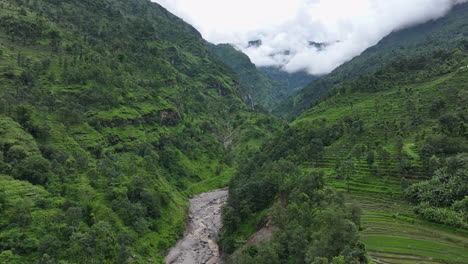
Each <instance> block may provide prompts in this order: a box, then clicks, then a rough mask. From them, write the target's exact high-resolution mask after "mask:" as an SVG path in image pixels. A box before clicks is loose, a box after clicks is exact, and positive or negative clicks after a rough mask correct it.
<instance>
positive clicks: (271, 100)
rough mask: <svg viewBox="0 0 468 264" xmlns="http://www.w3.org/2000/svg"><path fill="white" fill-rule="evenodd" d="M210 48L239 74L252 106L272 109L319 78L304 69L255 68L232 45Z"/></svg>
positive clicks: (248, 103)
mask: <svg viewBox="0 0 468 264" xmlns="http://www.w3.org/2000/svg"><path fill="white" fill-rule="evenodd" d="M209 48H210V50H211V51H212V52H213V54H214V55H215V56H217V57H218V58H219V59H220V60H221V61H223V62H224V63H226V64H227V65H228V66H229V67H231V68H232V69H233V70H234V71H235V72H236V73H237V74H238V75H239V80H240V90H241V93H242V99H243V100H244V102H245V103H246V104H247V105H249V106H251V107H252V108H255V107H262V108H265V109H267V110H270V111H271V110H272V109H274V108H275V107H276V105H277V104H278V103H279V102H281V101H284V100H286V99H288V98H289V97H291V96H292V95H293V94H294V93H295V92H296V91H298V90H300V89H301V88H303V87H304V86H306V85H307V84H309V83H310V82H311V81H312V80H315V79H316V78H317V77H314V76H310V75H308V74H307V73H305V72H297V73H287V72H284V71H281V69H279V68H276V67H259V68H256V67H255V65H254V64H253V63H252V62H251V61H250V59H249V57H248V56H247V55H245V54H243V53H242V52H240V51H237V50H236V49H235V48H234V47H233V46H231V45H229V44H219V45H212V44H209Z"/></svg>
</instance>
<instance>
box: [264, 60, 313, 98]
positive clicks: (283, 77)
mask: <svg viewBox="0 0 468 264" xmlns="http://www.w3.org/2000/svg"><path fill="white" fill-rule="evenodd" d="M258 70H259V71H260V72H261V73H263V74H265V75H266V76H268V77H270V78H271V79H273V80H275V81H278V82H280V83H281V84H283V85H284V86H285V87H286V90H285V91H286V94H287V96H288V97H290V96H292V95H294V94H295V93H296V92H297V91H299V90H300V89H302V88H304V87H306V86H307V85H308V84H310V83H311V82H312V81H314V80H316V79H318V78H319V77H318V76H313V75H310V74H308V73H307V72H304V71H300V72H293V73H288V72H285V71H282V70H281V68H278V67H258Z"/></svg>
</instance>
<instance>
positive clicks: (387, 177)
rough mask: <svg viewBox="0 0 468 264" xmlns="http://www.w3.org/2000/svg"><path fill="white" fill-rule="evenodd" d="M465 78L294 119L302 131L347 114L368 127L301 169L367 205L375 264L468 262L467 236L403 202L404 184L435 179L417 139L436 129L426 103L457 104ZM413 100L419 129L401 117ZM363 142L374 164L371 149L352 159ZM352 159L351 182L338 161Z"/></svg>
mask: <svg viewBox="0 0 468 264" xmlns="http://www.w3.org/2000/svg"><path fill="white" fill-rule="evenodd" d="M467 81H468V74H467V72H466V71H461V70H460V71H456V72H452V73H448V74H446V75H442V76H438V77H435V78H433V79H432V80H429V81H426V82H420V83H415V84H412V85H408V86H406V87H401V88H397V87H395V88H393V89H390V90H388V91H384V92H379V93H358V94H350V95H342V96H335V97H334V98H332V99H330V100H327V101H325V102H324V103H322V104H320V105H318V106H316V107H314V108H312V109H311V110H309V112H305V113H304V114H303V115H302V116H301V117H300V118H298V119H297V120H296V121H294V122H293V125H296V126H307V125H310V124H311V125H313V124H317V123H318V124H321V125H323V126H325V125H331V124H334V123H340V122H343V121H341V120H342V118H343V117H344V116H345V117H346V116H347V117H352V118H354V120H362V121H363V122H364V131H365V132H364V133H363V134H362V135H361V136H358V137H351V136H348V135H346V136H344V137H341V138H340V139H339V140H338V141H336V142H334V143H333V144H332V145H331V146H328V147H326V148H325V150H324V152H323V155H322V157H321V158H320V159H318V160H316V161H311V162H309V163H306V164H303V165H304V167H305V168H318V169H321V170H324V171H325V172H326V175H327V183H328V186H331V187H332V188H334V189H338V190H342V191H343V192H344V193H345V194H346V197H347V199H348V201H349V202H350V203H351V202H354V203H358V204H359V205H360V206H361V208H362V209H363V218H362V222H363V226H364V230H363V231H362V240H363V241H364V242H365V243H366V245H367V248H368V250H369V254H370V256H371V257H372V259H373V260H374V261H375V262H376V263H383V264H387V263H395V264H397V263H398V264H400V263H402V264H403V263H405V264H406V263H455V264H462V263H468V231H467V230H463V229H456V228H451V227H448V226H444V225H439V224H434V223H431V222H428V221H426V220H424V219H422V218H421V217H419V216H417V215H416V214H415V213H414V212H413V210H412V205H411V204H409V203H408V202H407V201H405V200H404V199H403V197H402V184H409V183H414V182H417V181H419V180H423V179H428V178H429V177H430V174H428V173H427V171H425V170H424V169H423V166H422V162H421V160H420V158H419V155H418V146H417V142H420V139H419V140H418V138H420V137H421V135H424V134H425V135H428V134H430V133H432V131H433V128H434V127H435V126H436V125H437V119H433V118H430V117H427V113H428V111H429V110H428V109H427V106H428V105H430V103H427V102H431V100H433V98H444V100H446V101H447V102H453V98H451V96H453V95H455V94H456V93H453V92H451V91H452V88H453V87H465V86H466V83H467ZM403 91H404V92H403ZM421 102H426V103H421ZM413 103H414V104H415V105H417V107H416V108H417V109H418V110H417V111H418V113H419V114H420V115H421V116H422V117H423V118H424V121H423V122H422V123H420V126H419V127H418V129H413V130H412V129H406V130H405V129H402V128H401V127H402V126H401V123H400V124H399V123H398V122H397V121H396V120H408V119H409V116H410V113H409V112H408V109H407V106H408V104H413ZM410 108H411V107H410ZM454 108H455V105H454V104H447V106H446V111H452V110H453V109H454ZM397 134H399V137H400V138H401V139H402V142H401V146H400V147H401V154H400V153H398V150H397V146H396V145H397V144H396V142H397V141H398V136H397ZM358 144H359V145H361V146H365V149H367V150H369V149H372V150H374V151H375V157H374V159H375V160H374V162H373V166H369V164H368V162H367V160H366V156H367V151H364V153H361V156H360V157H356V155H354V154H352V153H353V147H354V146H356V145H358ZM377 146H378V147H377ZM377 148H383V149H385V150H386V151H387V152H388V157H387V158H386V159H384V158H382V157H381V156H380V154H379V153H378V151H377ZM399 155H400V156H404V157H405V158H406V159H407V161H408V162H409V163H410V164H411V168H410V169H409V170H408V171H407V172H406V173H404V174H403V175H404V177H405V179H406V181H402V171H401V170H400V169H399V166H400V160H399V158H398V156H399ZM347 159H352V160H353V162H354V173H353V174H354V176H353V177H352V178H351V179H350V180H349V181H345V180H338V179H336V173H335V168H336V166H337V161H340V160H347Z"/></svg>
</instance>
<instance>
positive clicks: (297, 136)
mask: <svg viewBox="0 0 468 264" xmlns="http://www.w3.org/2000/svg"><path fill="white" fill-rule="evenodd" d="M467 66H468V41H466V40H465V41H464V42H459V43H458V45H457V47H456V48H454V49H452V50H450V51H438V52H435V53H432V54H429V55H425V56H420V57H414V58H410V59H396V60H393V61H391V62H389V63H388V64H387V66H386V67H384V68H382V69H381V70H379V71H377V72H375V73H373V74H369V75H362V76H360V77H358V78H356V79H355V80H350V81H345V82H342V83H340V84H338V85H335V86H334V88H333V92H332V94H334V95H333V96H330V97H329V98H326V99H323V100H322V101H321V102H320V103H318V104H317V105H316V106H314V107H312V108H310V109H309V110H307V111H305V112H303V113H302V114H301V115H299V116H298V117H297V118H296V119H295V120H294V122H292V123H291V124H290V127H288V128H286V129H285V131H284V132H282V133H280V134H279V135H277V136H276V137H275V138H274V139H273V140H271V141H269V142H268V143H266V144H265V145H264V146H263V147H262V149H261V150H260V152H259V153H257V154H256V155H254V156H255V157H257V158H256V159H255V161H254V163H257V165H253V164H251V165H250V166H251V167H247V168H245V170H244V171H241V173H239V174H236V175H235V177H234V178H233V180H232V181H231V185H230V187H231V189H230V190H231V193H232V194H231V197H230V200H229V203H228V205H229V206H231V207H233V208H234V209H233V210H237V211H239V210H240V211H247V212H248V213H246V214H241V215H240V217H239V218H233V219H234V220H233V219H231V218H232V216H229V215H228V216H226V218H227V219H226V220H225V222H227V223H230V222H232V221H236V223H237V224H236V226H237V228H235V229H233V230H228V232H227V233H226V234H225V235H224V240H223V241H224V242H225V243H226V244H227V245H228V246H232V247H236V246H239V245H242V243H239V242H240V241H244V240H245V239H248V238H249V236H250V235H252V234H253V233H254V232H255V231H256V230H257V228H256V227H263V226H264V225H265V221H270V223H269V225H276V226H277V230H279V232H277V234H276V235H277V237H281V234H283V233H285V234H288V235H289V236H294V234H295V233H294V231H293V232H292V231H291V228H293V227H292V226H291V225H293V224H294V223H295V221H297V219H298V218H299V219H301V217H306V216H303V215H302V214H303V213H304V211H294V210H293V211H291V212H289V211H288V209H289V208H290V207H291V208H295V207H299V208H301V206H302V205H301V203H300V201H301V199H300V198H296V199H299V201H298V200H295V199H291V198H290V197H291V196H294V195H297V194H296V192H297V190H298V189H299V190H301V191H302V192H303V193H302V195H303V196H304V197H303V198H302V199H307V198H305V197H317V196H318V197H320V196H319V194H309V193H308V192H307V191H306V190H302V188H303V187H302V186H304V185H306V184H307V183H303V182H301V181H300V180H294V179H295V178H294V177H300V176H294V175H301V174H302V175H310V176H308V177H316V176H312V175H317V173H323V175H324V176H323V178H324V181H325V186H328V188H330V189H332V190H335V191H342V192H343V194H344V196H345V200H346V202H347V203H350V204H357V205H358V206H360V207H361V208H362V209H363V218H362V222H361V228H360V230H361V232H360V237H361V241H362V242H364V243H365V245H366V247H367V249H368V250H369V254H370V256H371V257H372V259H373V260H374V261H376V262H377V263H468V255H467V254H466V247H467V245H468V231H467V226H468V219H467V218H466V216H467V208H466V202H467V199H466V193H467V190H468V189H467V186H468V182H467V179H468V177H467V175H466V172H467V170H466V168H467V167H466V166H467V165H468V159H467V157H466V152H467V151H468V134H467V116H466V113H468V109H467V105H468V104H467V101H466V99H467V98H466V93H467V91H468V71H467V70H468V67H467ZM272 161H273V162H275V161H276V162H281V163H284V162H289V163H291V164H293V165H291V166H294V165H295V166H297V168H298V169H299V170H300V171H301V172H299V171H296V172H295V173H293V175H291V176H289V175H281V174H280V175H276V174H271V173H269V170H270V169H271V166H273V165H272V163H271V162H272ZM288 171H292V170H288ZM246 174H247V175H249V176H248V177H245V176H244V175H246ZM280 176H281V177H285V178H278V177H280ZM252 182H254V183H256V184H257V188H251V187H250V186H251V185H252ZM263 189H267V190H270V193H269V195H264V196H261V195H259V193H258V191H255V190H263ZM252 192H254V193H256V199H257V200H255V199H253V198H249V197H252ZM311 195H312V196H311ZM246 197H247V198H246ZM288 197H289V198H288ZM405 198H407V199H408V200H405ZM315 199H317V198H315ZM280 201H281V202H282V207H283V208H286V209H285V210H286V211H287V212H288V214H287V217H286V220H284V219H283V218H281V217H280V218H279V219H280V220H275V219H276V218H277V217H278V216H276V214H277V213H278V211H276V209H268V208H270V207H272V206H273V208H275V207H277V206H278V203H279V202H280ZM319 201H320V200H319ZM258 204H260V206H258ZM319 204H320V203H319ZM325 204H326V202H325ZM246 206H247V208H248V209H245V208H244V207H246ZM318 207H319V206H318ZM319 208H321V207H319ZM309 210H310V209H309ZM316 210H317V209H316ZM321 210H326V207H325V208H323V209H321ZM312 212H313V214H314V215H315V216H309V217H312V219H313V217H316V215H317V214H318V213H317V212H315V211H312ZM342 217H346V214H345V216H342ZM268 219H269V220H268ZM282 221H286V223H289V224H286V225H285V224H284V222H282ZM355 223H356V222H355ZM356 224H357V223H356ZM315 225H316V224H315ZM315 225H314V221H312V224H311V226H312V227H314V226H315ZM292 230H294V229H292ZM306 230H307V229H306ZM291 232H292V233H291ZM303 232H304V231H303ZM317 232H318V231H317ZM320 232H326V231H320ZM306 234H307V233H306ZM321 235H322V236H323V234H321ZM277 237H275V235H273V239H272V241H271V242H269V243H267V245H261V246H258V247H259V248H260V249H258V250H259V251H260V250H266V249H268V250H270V251H272V252H277V253H276V254H277V256H276V258H278V259H280V260H281V261H285V260H289V261H292V260H293V259H295V257H296V255H295V254H296V253H294V251H293V250H292V249H291V248H290V247H288V246H287V245H286V246H283V245H282V244H281V240H278V238H277ZM294 239H302V240H301V241H303V242H302V245H306V249H305V250H306V251H307V245H308V247H317V245H316V242H315V240H314V239H317V238H316V235H315V234H313V233H312V234H308V235H306V236H305V237H304V236H303V237H294ZM336 239H337V238H336ZM336 239H335V240H334V241H335V243H336V241H337V240H336ZM340 239H345V238H340ZM236 241H239V242H236ZM345 241H346V240H345ZM324 243H325V245H327V244H326V242H325V241H324ZM265 248H266V249H265ZM309 250H310V248H309ZM248 252H251V251H246V250H245V249H244V251H243V253H241V256H240V257H239V256H237V260H239V259H243V258H246V256H245V255H246V254H249V253H248ZM307 252H308V251H307ZM325 252H326V251H325V249H324V250H323V251H322V252H319V253H317V252H315V251H312V254H319V256H324V257H327V258H328V259H330V258H329V257H328V256H327V255H326V253H325ZM320 254H321V255H320ZM342 254H344V255H345V256H346V251H345V250H344V251H343V253H342ZM302 259H306V260H307V254H305V257H304V255H303V256H302ZM254 262H255V263H267V262H262V261H261V259H260V258H259V259H254ZM234 263H235V261H234ZM246 263H253V262H246ZM314 263H315V262H314ZM317 263H322V262H317ZM324 263H325V262H324ZM333 263H335V262H333ZM336 263H341V262H336ZM346 263H348V262H346Z"/></svg>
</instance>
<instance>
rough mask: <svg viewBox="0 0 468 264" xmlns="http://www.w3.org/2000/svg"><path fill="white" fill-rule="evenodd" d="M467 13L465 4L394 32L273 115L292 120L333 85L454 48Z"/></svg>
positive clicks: (463, 35) (467, 22)
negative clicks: (399, 61)
mask: <svg viewBox="0 0 468 264" xmlns="http://www.w3.org/2000/svg"><path fill="white" fill-rule="evenodd" d="M467 13H468V3H465V4H460V5H457V6H456V7H455V8H453V10H452V11H451V12H450V13H449V14H447V15H446V16H444V17H442V18H440V19H438V20H435V21H429V22H427V23H425V24H421V25H418V26H413V27H409V28H407V29H403V30H400V31H396V32H393V33H392V34H390V35H388V36H387V37H385V38H384V39H383V40H381V41H380V42H379V43H378V44H377V45H375V46H373V47H371V48H369V49H367V50H366V51H364V52H363V53H362V54H361V55H360V56H357V57H355V58H354V59H352V60H351V61H350V62H348V63H345V64H343V65H342V66H340V67H338V68H337V69H336V70H334V71H333V72H332V73H330V74H328V75H326V76H324V77H323V78H321V79H320V80H318V81H315V82H312V83H311V84H309V85H308V86H306V87H305V88H303V89H301V90H300V91H299V92H298V93H297V94H296V95H295V96H294V97H292V98H291V99H289V100H286V101H284V102H283V103H282V104H281V105H279V106H278V107H277V108H275V110H274V111H273V113H275V114H276V115H278V116H282V117H284V118H288V119H290V118H293V117H295V116H297V115H299V114H300V113H301V112H302V111H304V110H306V109H308V108H309V107H310V106H311V104H315V103H316V101H317V100H318V99H320V98H321V97H322V96H324V95H327V93H328V92H329V90H330V89H331V87H333V86H334V85H336V84H338V83H341V82H343V81H345V80H350V79H355V78H357V77H359V76H361V75H363V74H370V73H373V72H375V71H378V70H379V69H381V68H382V67H384V66H385V65H386V64H387V63H389V62H390V61H392V60H394V59H395V58H398V57H402V58H405V57H418V56H424V55H429V54H431V53H432V52H435V51H437V50H440V49H452V48H454V47H455V46H456V45H457V44H458V42H459V41H460V40H462V39H464V38H466V37H467V35H468V33H467V32H468V17H467V16H466V14H467Z"/></svg>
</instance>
